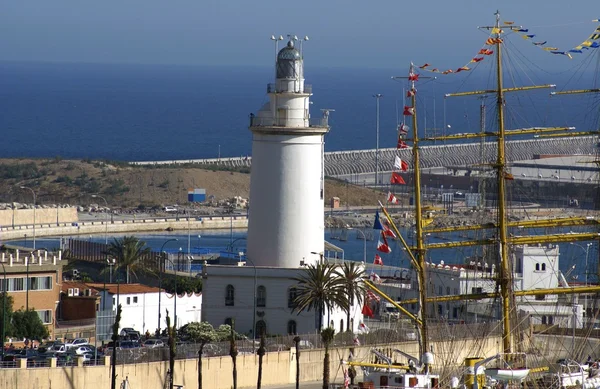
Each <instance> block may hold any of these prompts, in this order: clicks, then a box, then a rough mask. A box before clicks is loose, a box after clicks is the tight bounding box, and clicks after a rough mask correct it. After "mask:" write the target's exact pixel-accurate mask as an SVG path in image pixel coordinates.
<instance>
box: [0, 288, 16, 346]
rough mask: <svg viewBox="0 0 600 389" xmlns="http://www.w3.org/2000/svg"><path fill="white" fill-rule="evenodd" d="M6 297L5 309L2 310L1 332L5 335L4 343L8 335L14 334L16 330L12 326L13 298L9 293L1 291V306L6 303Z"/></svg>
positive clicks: (0, 312)
mask: <svg viewBox="0 0 600 389" xmlns="http://www.w3.org/2000/svg"><path fill="white" fill-rule="evenodd" d="M4 298H6V306H5V308H4V310H0V334H3V335H4V337H5V339H2V344H4V341H5V340H6V336H8V335H10V334H12V333H13V331H14V330H13V326H12V318H13V298H12V296H9V295H8V293H6V294H4V293H0V307H2V306H3V304H4ZM0 309H2V308H0Z"/></svg>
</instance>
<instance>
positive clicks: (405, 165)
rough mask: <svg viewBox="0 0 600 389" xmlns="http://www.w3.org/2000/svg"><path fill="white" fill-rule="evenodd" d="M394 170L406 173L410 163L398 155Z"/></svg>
mask: <svg viewBox="0 0 600 389" xmlns="http://www.w3.org/2000/svg"><path fill="white" fill-rule="evenodd" d="M394 169H397V170H402V171H403V172H405V171H407V170H408V162H406V161H403V160H401V159H400V157H399V156H397V155H396V158H395V159H394Z"/></svg>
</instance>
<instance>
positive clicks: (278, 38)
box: [271, 35, 283, 79]
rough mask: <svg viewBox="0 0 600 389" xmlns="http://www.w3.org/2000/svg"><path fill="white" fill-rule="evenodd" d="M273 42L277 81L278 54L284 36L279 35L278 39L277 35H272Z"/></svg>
mask: <svg viewBox="0 0 600 389" xmlns="http://www.w3.org/2000/svg"><path fill="white" fill-rule="evenodd" d="M271 40H272V41H274V42H275V79H277V54H278V51H279V50H278V49H279V47H278V46H279V41H282V40H283V35H279V36H278V37H276V36H275V35H271Z"/></svg>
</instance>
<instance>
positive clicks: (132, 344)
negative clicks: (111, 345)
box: [119, 340, 140, 350]
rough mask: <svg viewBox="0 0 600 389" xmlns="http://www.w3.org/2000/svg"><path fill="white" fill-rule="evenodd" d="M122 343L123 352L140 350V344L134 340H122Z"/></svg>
mask: <svg viewBox="0 0 600 389" xmlns="http://www.w3.org/2000/svg"><path fill="white" fill-rule="evenodd" d="M120 343H121V344H120V345H119V346H120V347H121V350H124V349H133V348H140V344H139V343H138V342H136V341H133V340H122V341H121V342H120Z"/></svg>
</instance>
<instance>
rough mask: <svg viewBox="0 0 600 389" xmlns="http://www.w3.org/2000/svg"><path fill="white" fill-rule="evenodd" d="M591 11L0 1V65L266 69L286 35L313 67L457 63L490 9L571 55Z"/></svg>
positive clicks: (317, 1) (158, 0) (530, 5)
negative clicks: (275, 39)
mask: <svg viewBox="0 0 600 389" xmlns="http://www.w3.org/2000/svg"><path fill="white" fill-rule="evenodd" d="M567 4H569V5H568V6H567ZM597 5H598V2H597V0H596V1H592V0H578V1H576V2H571V3H567V2H564V1H557V0H504V1H491V0H453V1H452V0H430V1H422V2H407V1H402V0H373V1H361V2H358V1H348V0H304V1H301V2H285V1H273V0H255V1H247V0H229V1H228V0H171V1H168V0H125V1H115V0H105V1H94V2H92V1H87V0H52V1H49V0H5V1H3V2H2V6H0V53H2V56H1V57H0V60H10V61H14V60H16V61H52V62H55V61H56V62H92V63H105V62H107V63H157V64H160V63H167V64H189V65H231V66H242V65H253V66H270V65H271V62H270V61H269V59H270V58H272V57H271V55H272V53H273V51H274V47H273V43H272V42H271V41H270V40H269V37H270V36H271V34H283V35H284V36H285V34H288V33H292V34H296V35H298V36H304V35H308V36H309V37H310V41H309V42H308V43H307V44H306V45H305V46H304V49H305V55H307V56H310V58H311V66H318V67H361V68H367V67H372V68H395V67H397V66H398V65H399V64H402V65H404V64H406V63H407V62H408V61H410V60H414V61H415V62H416V63H424V62H430V63H432V64H434V65H437V64H440V66H441V67H456V66H462V65H463V64H464V63H465V61H468V60H469V59H470V57H472V56H474V55H475V54H476V52H477V50H478V49H479V48H480V47H481V45H482V41H483V40H484V39H485V35H484V34H483V33H481V32H479V31H478V30H477V28H476V27H477V26H478V25H487V24H491V23H493V21H494V15H493V13H494V12H495V10H496V9H497V8H499V9H500V11H501V13H502V15H503V19H504V20H513V21H515V22H516V23H518V24H521V25H523V26H525V27H529V28H530V29H531V31H532V32H534V33H536V34H538V37H539V38H540V39H541V40H548V42H549V43H551V44H552V45H554V46H557V47H559V48H565V49H567V50H568V48H570V47H572V46H574V45H576V44H578V43H580V42H581V41H583V40H584V39H585V38H586V37H587V36H589V35H590V33H591V32H592V31H593V30H594V28H595V26H596V25H597V23H592V21H591V20H592V19H595V18H598V17H600V9H599V8H600V7H598V6H597ZM517 40H518V38H516V37H515V41H517ZM516 44H518V45H519V47H520V48H521V47H522V51H523V52H524V53H526V55H528V56H529V55H531V59H532V60H533V61H545V62H548V61H547V60H548V59H549V58H551V57H552V58H551V59H552V61H549V62H552V63H554V62H556V63H557V64H558V65H557V66H559V67H560V66H563V64H562V62H565V61H567V62H568V61H569V60H568V59H566V58H555V57H556V56H551V55H549V54H547V53H545V52H543V51H542V50H539V49H536V48H535V47H533V46H532V45H531V44H529V43H528V42H526V41H523V42H516ZM529 53H531V54H529ZM576 60H577V59H576ZM576 60H575V61H576Z"/></svg>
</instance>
